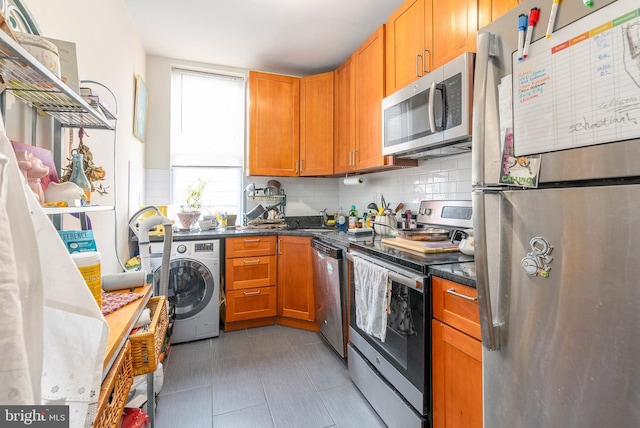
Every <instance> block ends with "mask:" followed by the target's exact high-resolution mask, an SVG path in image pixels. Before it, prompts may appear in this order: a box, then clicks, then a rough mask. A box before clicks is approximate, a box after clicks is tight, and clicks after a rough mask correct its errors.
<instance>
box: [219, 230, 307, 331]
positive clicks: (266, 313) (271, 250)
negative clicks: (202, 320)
mask: <svg viewBox="0 0 640 428" xmlns="http://www.w3.org/2000/svg"><path fill="white" fill-rule="evenodd" d="M224 280H225V302H226V304H225V308H224V323H225V326H224V329H225V330H227V331H229V330H237V329H241V328H248V327H256V326H259V325H268V324H274V323H278V324H282V325H287V326H291V327H298V328H304V329H307V330H314V331H317V330H318V327H317V326H316V325H315V324H314V323H313V320H314V318H315V306H314V296H313V274H312V270H311V237H309V236H279V237H277V238H276V236H275V235H274V236H254V237H242V238H239V237H238V238H227V240H226V262H225V278H224Z"/></svg>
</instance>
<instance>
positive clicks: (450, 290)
mask: <svg viewBox="0 0 640 428" xmlns="http://www.w3.org/2000/svg"><path fill="white" fill-rule="evenodd" d="M447 293H449V294H453V295H454V296H457V297H462V298H463V299H465V300H471V301H472V302H477V301H478V298H477V297H469V296H465V295H464V294H460V293H457V292H456V289H455V288H450V289H448V290H447Z"/></svg>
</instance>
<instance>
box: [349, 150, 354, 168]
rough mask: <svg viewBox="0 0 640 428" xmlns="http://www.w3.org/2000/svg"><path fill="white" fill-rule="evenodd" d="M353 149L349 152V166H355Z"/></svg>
mask: <svg viewBox="0 0 640 428" xmlns="http://www.w3.org/2000/svg"><path fill="white" fill-rule="evenodd" d="M353 163H354V162H353V150H351V151H350V152H349V166H353Z"/></svg>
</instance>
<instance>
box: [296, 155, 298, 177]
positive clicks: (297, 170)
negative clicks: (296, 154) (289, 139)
mask: <svg viewBox="0 0 640 428" xmlns="http://www.w3.org/2000/svg"><path fill="white" fill-rule="evenodd" d="M297 173H298V159H296V174H297Z"/></svg>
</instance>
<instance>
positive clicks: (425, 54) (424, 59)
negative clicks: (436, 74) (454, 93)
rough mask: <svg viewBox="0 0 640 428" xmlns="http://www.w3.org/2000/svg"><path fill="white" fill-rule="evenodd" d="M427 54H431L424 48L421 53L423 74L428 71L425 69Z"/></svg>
mask: <svg viewBox="0 0 640 428" xmlns="http://www.w3.org/2000/svg"><path fill="white" fill-rule="evenodd" d="M427 54H429V56H431V51H430V50H429V49H425V50H424V52H423V53H422V56H423V58H422V71H423V72H424V74H427V73H428V72H429V70H427Z"/></svg>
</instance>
